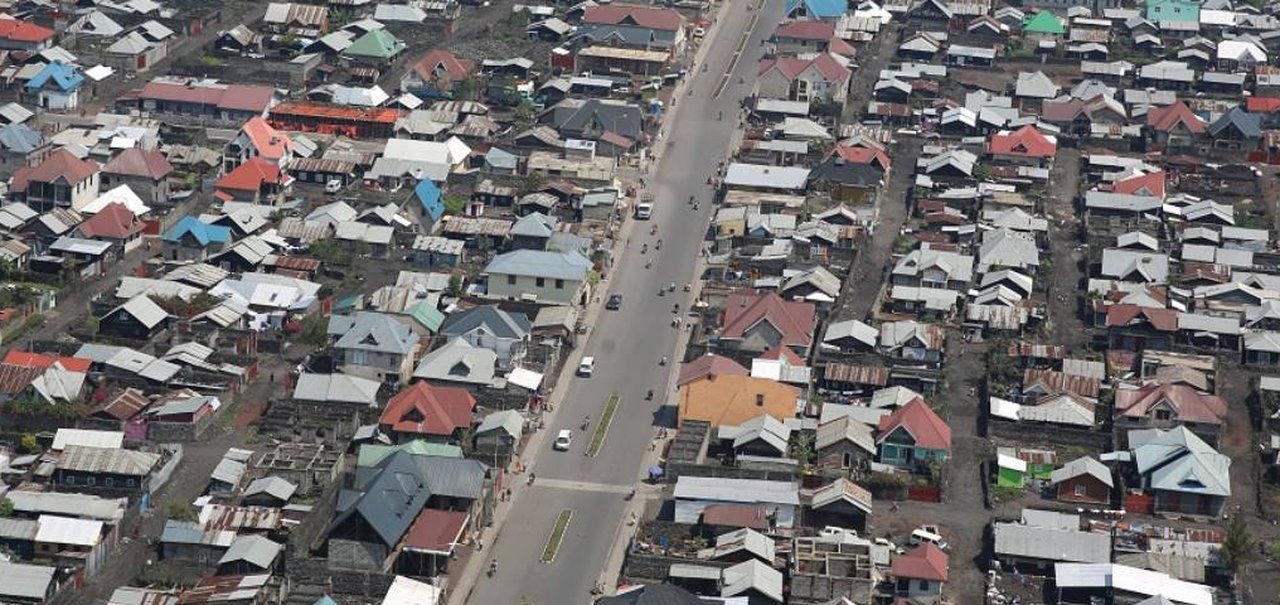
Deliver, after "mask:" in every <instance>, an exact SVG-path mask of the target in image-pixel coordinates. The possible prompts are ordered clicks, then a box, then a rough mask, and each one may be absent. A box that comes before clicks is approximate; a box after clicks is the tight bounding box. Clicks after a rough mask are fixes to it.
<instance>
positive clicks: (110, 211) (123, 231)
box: [80, 204, 143, 240]
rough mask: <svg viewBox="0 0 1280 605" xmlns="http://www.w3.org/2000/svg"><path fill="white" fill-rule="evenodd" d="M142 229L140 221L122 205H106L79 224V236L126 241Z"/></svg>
mask: <svg viewBox="0 0 1280 605" xmlns="http://www.w3.org/2000/svg"><path fill="white" fill-rule="evenodd" d="M142 229H143V224H142V221H140V220H138V217H137V216H135V215H134V214H133V213H132V212H130V211H129V209H128V208H126V207H125V206H124V204H107V206H106V207H104V208H103V209H102V210H101V211H99V212H98V213H97V214H95V215H93V216H91V217H89V218H88V219H86V220H85V221H84V222H83V223H80V234H81V235H82V236H84V237H86V238H90V239H95V238H109V239H121V240H122V239H128V238H129V237H132V236H134V235H137V234H139V233H141V232H142Z"/></svg>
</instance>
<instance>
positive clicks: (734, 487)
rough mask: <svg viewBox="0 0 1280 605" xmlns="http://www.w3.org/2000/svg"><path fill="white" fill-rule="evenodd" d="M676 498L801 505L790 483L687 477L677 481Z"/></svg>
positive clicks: (795, 489)
mask: <svg viewBox="0 0 1280 605" xmlns="http://www.w3.org/2000/svg"><path fill="white" fill-rule="evenodd" d="M675 497H676V499H680V500H714V501H720V502H747V503H758V502H763V503H777V504H791V505H799V504H800V494H799V490H798V488H797V487H796V484H795V483H792V482H790V481H765V480H759V479H728V478H722V477H690V476H688V475H681V476H680V478H679V479H677V480H676V489H675Z"/></svg>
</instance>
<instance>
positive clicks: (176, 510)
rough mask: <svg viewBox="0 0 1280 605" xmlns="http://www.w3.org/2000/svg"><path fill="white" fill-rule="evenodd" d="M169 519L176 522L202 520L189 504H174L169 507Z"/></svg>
mask: <svg viewBox="0 0 1280 605" xmlns="http://www.w3.org/2000/svg"><path fill="white" fill-rule="evenodd" d="M169 518H170V519H173V520H174V521H187V522H192V523H194V522H196V521H199V520H200V515H197V514H196V509H195V508H194V507H192V506H191V504H190V503H188V502H174V503H172V504H170V505H169Z"/></svg>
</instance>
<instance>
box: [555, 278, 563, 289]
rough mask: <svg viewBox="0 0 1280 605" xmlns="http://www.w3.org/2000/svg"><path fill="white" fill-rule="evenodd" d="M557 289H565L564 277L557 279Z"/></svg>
mask: <svg viewBox="0 0 1280 605" xmlns="http://www.w3.org/2000/svg"><path fill="white" fill-rule="evenodd" d="M556 289H557V290H563V289H564V280H563V279H557V280H556Z"/></svg>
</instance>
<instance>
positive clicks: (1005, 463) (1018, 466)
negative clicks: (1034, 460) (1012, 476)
mask: <svg viewBox="0 0 1280 605" xmlns="http://www.w3.org/2000/svg"><path fill="white" fill-rule="evenodd" d="M996 464H997V465H998V466H999V467H1000V468H1007V469H1010V470H1015V471H1018V472H1020V473H1025V472H1027V462H1026V461H1025V460H1023V459H1021V458H1018V457H1017V456H1010V455H1008V454H1003V453H997V454H996Z"/></svg>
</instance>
